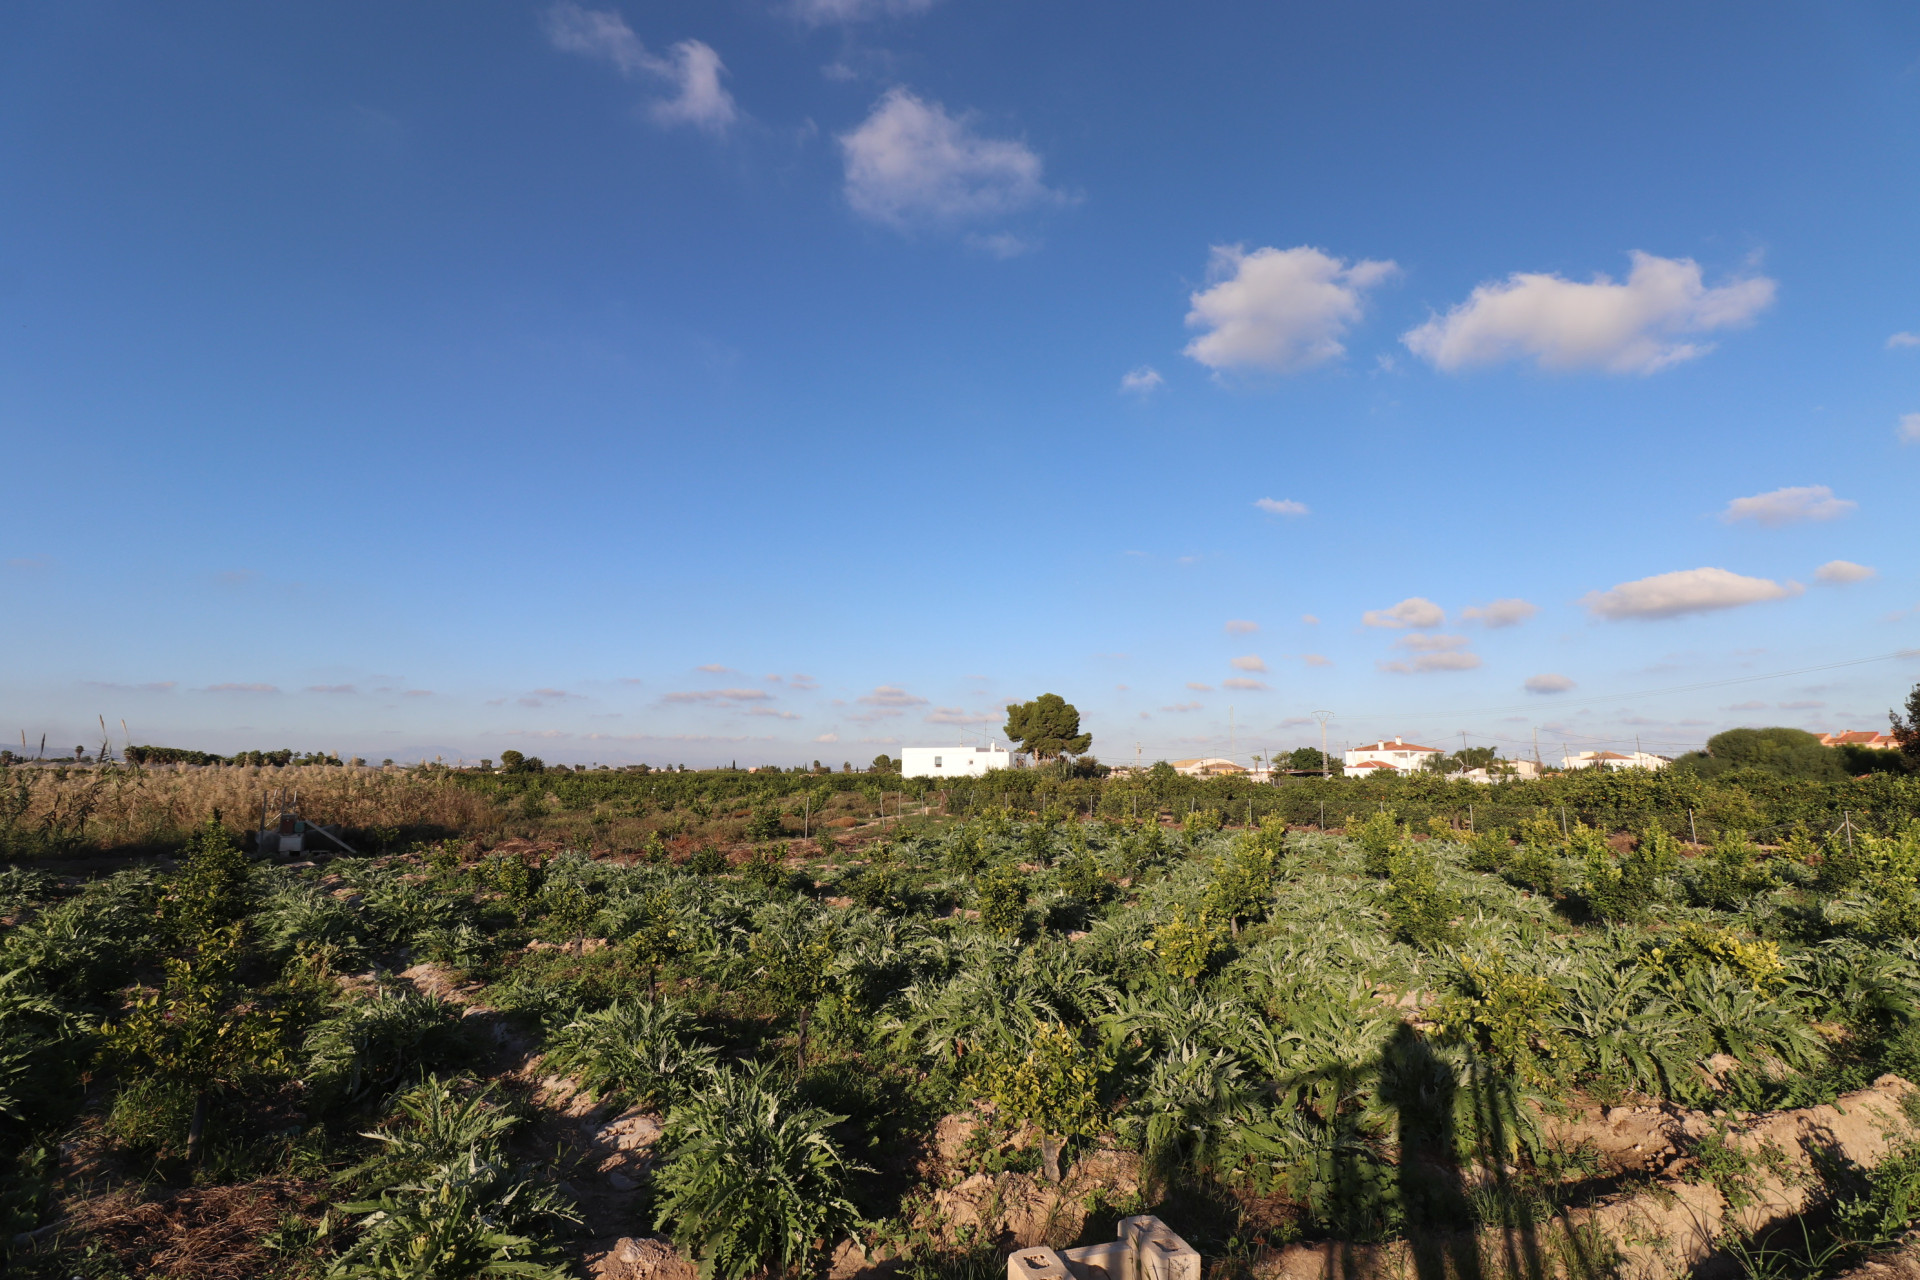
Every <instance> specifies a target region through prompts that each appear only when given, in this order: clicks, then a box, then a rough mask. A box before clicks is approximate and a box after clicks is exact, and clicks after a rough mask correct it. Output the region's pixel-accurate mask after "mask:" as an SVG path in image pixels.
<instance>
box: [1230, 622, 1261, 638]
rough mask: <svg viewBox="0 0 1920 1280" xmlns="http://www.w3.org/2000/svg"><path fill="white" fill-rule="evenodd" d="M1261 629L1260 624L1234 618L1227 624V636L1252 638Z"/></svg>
mask: <svg viewBox="0 0 1920 1280" xmlns="http://www.w3.org/2000/svg"><path fill="white" fill-rule="evenodd" d="M1259 629H1260V624H1259V623H1257V622H1248V621H1247V620H1246V619H1244V618H1234V619H1231V620H1230V621H1229V622H1228V623H1227V634H1228V635H1230V636H1250V635H1252V634H1253V633H1254V632H1256V631H1258V630H1259Z"/></svg>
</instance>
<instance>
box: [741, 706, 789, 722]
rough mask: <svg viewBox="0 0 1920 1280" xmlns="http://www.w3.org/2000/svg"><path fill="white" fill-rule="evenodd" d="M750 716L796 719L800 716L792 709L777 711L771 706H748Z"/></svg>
mask: <svg viewBox="0 0 1920 1280" xmlns="http://www.w3.org/2000/svg"><path fill="white" fill-rule="evenodd" d="M747 714H748V715H750V716H766V717H767V718H768V719H771V720H798V719H799V718H800V717H799V716H798V715H797V714H796V713H794V712H792V711H778V710H775V709H774V708H772V707H748V708H747Z"/></svg>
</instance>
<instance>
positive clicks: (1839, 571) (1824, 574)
mask: <svg viewBox="0 0 1920 1280" xmlns="http://www.w3.org/2000/svg"><path fill="white" fill-rule="evenodd" d="M1813 576H1814V577H1815V578H1817V579H1819V580H1820V581H1821V582H1830V583H1834V584H1836V585H1839V584H1841V583H1847V582H1865V581H1866V580H1867V579H1868V578H1876V577H1879V576H1880V575H1879V571H1878V570H1876V569H1869V568H1867V566H1866V565H1863V564H1855V563H1854V562H1853V561H1851V560H1829V561H1827V562H1826V563H1825V564H1823V565H1821V566H1820V567H1819V568H1818V569H1815V570H1814V571H1813Z"/></svg>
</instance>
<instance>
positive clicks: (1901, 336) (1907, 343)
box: [1887, 330, 1920, 351]
mask: <svg viewBox="0 0 1920 1280" xmlns="http://www.w3.org/2000/svg"><path fill="white" fill-rule="evenodd" d="M1895 347H1920V333H1907V332H1905V331H1904V330H1903V331H1902V332H1900V333H1896V334H1894V335H1893V336H1891V337H1890V338H1888V339H1887V350H1889V351H1891V350H1893V349H1894V348H1895Z"/></svg>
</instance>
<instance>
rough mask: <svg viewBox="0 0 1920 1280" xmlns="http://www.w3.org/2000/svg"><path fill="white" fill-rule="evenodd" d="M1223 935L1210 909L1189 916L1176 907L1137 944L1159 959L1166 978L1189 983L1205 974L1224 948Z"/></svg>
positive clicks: (1224, 939)
mask: <svg viewBox="0 0 1920 1280" xmlns="http://www.w3.org/2000/svg"><path fill="white" fill-rule="evenodd" d="M1226 936H1227V931H1226V929H1225V927H1224V926H1223V925H1222V923H1221V921H1220V920H1219V919H1218V917H1216V916H1215V915H1214V914H1213V909H1212V908H1211V907H1202V908H1200V910H1199V911H1198V912H1197V913H1195V914H1194V915H1192V916H1189V915H1188V914H1187V909H1186V908H1185V907H1180V906H1176V907H1175V908H1174V909H1173V914H1172V915H1171V916H1169V917H1168V918H1167V921H1166V923H1164V924H1162V925H1161V926H1160V927H1159V928H1157V929H1155V930H1154V931H1153V936H1152V937H1150V938H1148V939H1147V940H1146V941H1145V942H1143V943H1141V944H1140V945H1141V946H1143V947H1145V948H1146V949H1147V950H1148V951H1151V952H1152V953H1153V954H1154V955H1155V956H1157V957H1158V958H1159V960H1160V966H1161V968H1163V969H1165V970H1166V972H1167V976H1169V977H1172V978H1178V979H1180V980H1182V981H1184V982H1192V981H1194V980H1195V979H1197V978H1199V977H1201V976H1202V975H1203V974H1205V973H1206V971H1207V970H1208V969H1209V968H1211V967H1212V966H1213V962H1214V960H1215V958H1216V957H1218V956H1219V955H1220V953H1221V952H1222V951H1224V950H1225V949H1226Z"/></svg>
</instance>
